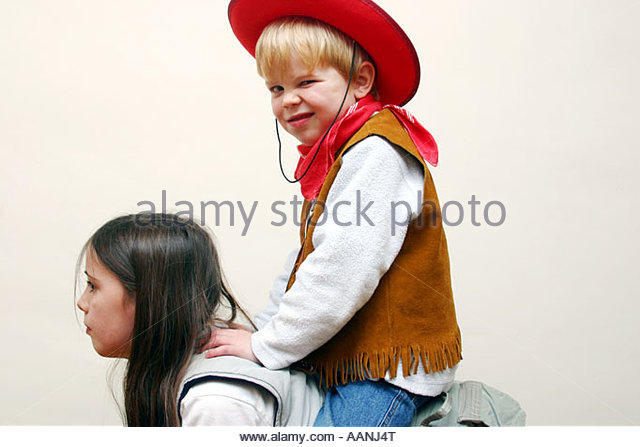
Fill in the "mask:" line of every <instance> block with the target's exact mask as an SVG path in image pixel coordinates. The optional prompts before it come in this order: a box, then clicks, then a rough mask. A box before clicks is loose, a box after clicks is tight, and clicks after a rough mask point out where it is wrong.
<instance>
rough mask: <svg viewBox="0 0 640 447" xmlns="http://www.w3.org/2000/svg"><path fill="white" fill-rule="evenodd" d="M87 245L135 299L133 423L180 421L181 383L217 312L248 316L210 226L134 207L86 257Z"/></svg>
mask: <svg viewBox="0 0 640 447" xmlns="http://www.w3.org/2000/svg"><path fill="white" fill-rule="evenodd" d="M87 250H92V251H93V252H94V253H95V255H96V256H97V258H98V259H99V260H100V262H101V263H102V264H103V265H104V266H105V267H107V268H108V269H109V270H110V271H111V272H113V273H114V274H115V275H116V276H117V277H118V278H119V279H120V281H121V282H122V284H123V285H124V287H125V288H126V289H127V290H128V291H129V292H131V293H132V294H133V296H134V300H135V321H134V326H133V334H132V341H131V352H130V355H129V359H128V364H127V370H126V374H125V378H124V384H123V390H124V403H125V404H124V407H125V415H126V422H127V425H128V426H178V425H180V419H179V416H178V409H177V395H178V391H179V390H178V388H179V386H180V381H181V379H182V377H183V376H184V374H185V371H186V368H187V367H188V365H189V362H190V360H191V357H192V355H193V354H194V353H195V352H196V351H197V350H198V348H199V347H201V346H202V344H203V343H204V342H206V341H207V340H208V338H209V335H210V331H211V327H212V325H213V324H214V323H215V320H216V319H218V320H222V321H224V322H227V323H228V322H231V321H233V320H234V319H235V318H236V316H237V314H238V313H241V314H242V315H244V316H245V317H247V315H246V313H245V312H244V311H243V310H242V308H241V307H240V306H239V305H238V303H237V302H236V301H235V299H234V298H233V296H232V295H231V293H230V292H229V289H228V287H227V286H226V285H225V281H224V279H223V275H222V270H221V268H220V263H219V259H218V254H217V251H216V248H215V246H214V244H213V241H212V239H211V237H210V235H209V233H208V232H207V231H206V230H205V229H204V228H202V227H200V226H199V225H198V224H196V223H194V222H193V221H191V220H187V219H185V218H181V217H179V216H176V215H172V214H151V213H148V214H131V215H127V216H122V217H118V218H116V219H113V220H111V221H109V222H107V223H106V224H104V225H103V226H102V227H101V228H100V229H98V231H96V232H95V234H94V235H93V236H91V238H90V239H89V240H88V241H87V243H86V244H85V246H84V248H83V250H82V254H81V258H84V255H85V254H86V253H87ZM222 307H224V308H225V309H222ZM223 310H226V312H225V314H226V315H225V316H224V317H222V316H220V317H219V318H216V316H217V315H218V314H221V313H223ZM247 319H248V317H247Z"/></svg>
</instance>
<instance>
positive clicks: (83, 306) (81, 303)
mask: <svg viewBox="0 0 640 447" xmlns="http://www.w3.org/2000/svg"><path fill="white" fill-rule="evenodd" d="M88 304H89V303H88V301H87V298H86V292H85V293H83V294H82V296H81V297H80V299H79V300H78V309H80V310H81V311H82V312H84V313H85V314H86V313H87V311H88V310H89V306H88Z"/></svg>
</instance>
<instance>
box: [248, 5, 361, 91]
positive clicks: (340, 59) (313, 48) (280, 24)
mask: <svg viewBox="0 0 640 447" xmlns="http://www.w3.org/2000/svg"><path fill="white" fill-rule="evenodd" d="M353 44H354V40H353V39H352V38H350V37H349V36H347V35H346V34H344V33H343V32H342V31H339V30H337V29H336V28H334V27H332V26H331V25H328V24H326V23H324V22H321V21H320V20H316V19H311V18H309V17H298V16H295V17H285V18H282V19H278V20H275V21H273V22H271V23H270V24H269V25H267V26H266V28H265V29H264V31H262V35H261V36H260V39H258V43H257V44H256V62H257V65H258V74H259V75H260V76H261V77H262V78H265V79H268V78H270V77H273V76H274V75H275V76H278V75H281V74H282V73H283V71H285V70H286V69H287V67H288V66H289V61H290V59H291V57H292V56H293V55H296V56H298V57H299V58H300V60H301V62H302V63H303V64H305V65H306V66H307V67H308V68H309V69H310V70H313V69H315V68H316V67H318V66H323V65H327V66H331V67H333V68H335V69H336V70H338V72H339V73H340V74H341V75H342V76H343V77H344V78H345V79H348V78H349V71H350V69H351V60H352V58H353ZM364 61H370V62H373V61H371V59H370V57H369V55H368V54H367V53H366V52H365V51H364V50H363V49H362V48H361V47H360V45H356V59H355V64H354V73H357V71H358V69H359V68H360V65H361V64H362V63H363V62H364Z"/></svg>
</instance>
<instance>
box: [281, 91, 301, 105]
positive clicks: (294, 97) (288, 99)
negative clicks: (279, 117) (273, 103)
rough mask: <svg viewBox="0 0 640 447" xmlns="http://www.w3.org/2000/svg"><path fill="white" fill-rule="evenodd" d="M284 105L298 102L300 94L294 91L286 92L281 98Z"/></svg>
mask: <svg viewBox="0 0 640 447" xmlns="http://www.w3.org/2000/svg"><path fill="white" fill-rule="evenodd" d="M282 104H283V106H284V107H291V106H295V105H298V104H300V96H298V94H297V93H296V92H295V91H290V92H286V93H285V94H284V97H283V99H282Z"/></svg>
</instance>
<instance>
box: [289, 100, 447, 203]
mask: <svg viewBox="0 0 640 447" xmlns="http://www.w3.org/2000/svg"><path fill="white" fill-rule="evenodd" d="M387 108H388V109H389V110H391V111H392V112H393V114H394V115H395V116H396V118H398V120H399V121H400V122H401V123H402V125H403V126H404V128H405V130H406V131H407V133H408V134H409V136H410V137H411V139H412V140H413V143H414V144H415V145H416V147H417V148H418V151H419V152H420V155H422V157H423V158H424V159H425V160H426V161H427V162H429V163H430V164H431V165H433V166H436V165H437V164H438V147H437V145H436V142H435V140H434V139H433V137H432V136H431V134H430V133H429V132H428V131H427V129H425V128H424V127H422V125H421V124H420V123H419V122H418V121H417V120H416V119H415V118H414V117H413V116H412V115H411V114H410V113H409V112H407V111H406V110H404V109H403V108H400V107H398V106H392V105H386V106H383V105H382V104H381V103H380V102H378V101H376V100H375V99H374V98H373V96H372V95H367V96H365V97H364V98H362V99H361V100H360V101H358V102H356V103H355V104H354V105H352V106H351V107H350V108H349V110H347V112H346V113H345V114H344V116H343V117H342V118H340V119H339V120H338V121H336V123H335V124H334V125H333V127H332V128H331V130H330V131H329V133H328V134H327V136H326V138H325V139H324V141H322V145H321V146H320V149H319V150H318V155H317V156H316V159H315V160H313V154H315V153H316V149H317V148H318V144H319V143H320V141H321V140H322V138H320V140H318V142H317V143H316V144H314V145H313V146H304V145H300V146H298V151H299V152H300V160H299V161H298V167H297V168H296V174H295V175H296V178H300V176H302V175H303V174H304V173H305V171H306V170H307V168H308V169H309V171H308V172H307V174H306V175H305V176H304V177H303V178H302V180H300V186H301V188H302V195H303V196H304V197H305V199H307V200H315V199H316V198H317V197H318V194H319V193H320V189H321V188H322V184H323V183H324V179H325V178H326V176H327V174H328V173H329V169H331V166H332V165H333V162H334V161H335V159H336V152H337V151H338V150H339V149H340V148H342V146H343V145H344V144H345V143H346V142H347V141H348V140H349V138H351V137H352V136H353V135H354V134H355V133H356V132H357V131H358V129H360V128H361V127H362V126H363V125H364V123H365V122H367V120H368V119H369V118H371V115H373V114H374V113H375V112H379V111H381V110H382V109H387ZM312 160H313V163H311V161H312ZM310 164H311V167H309V165H310Z"/></svg>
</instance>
